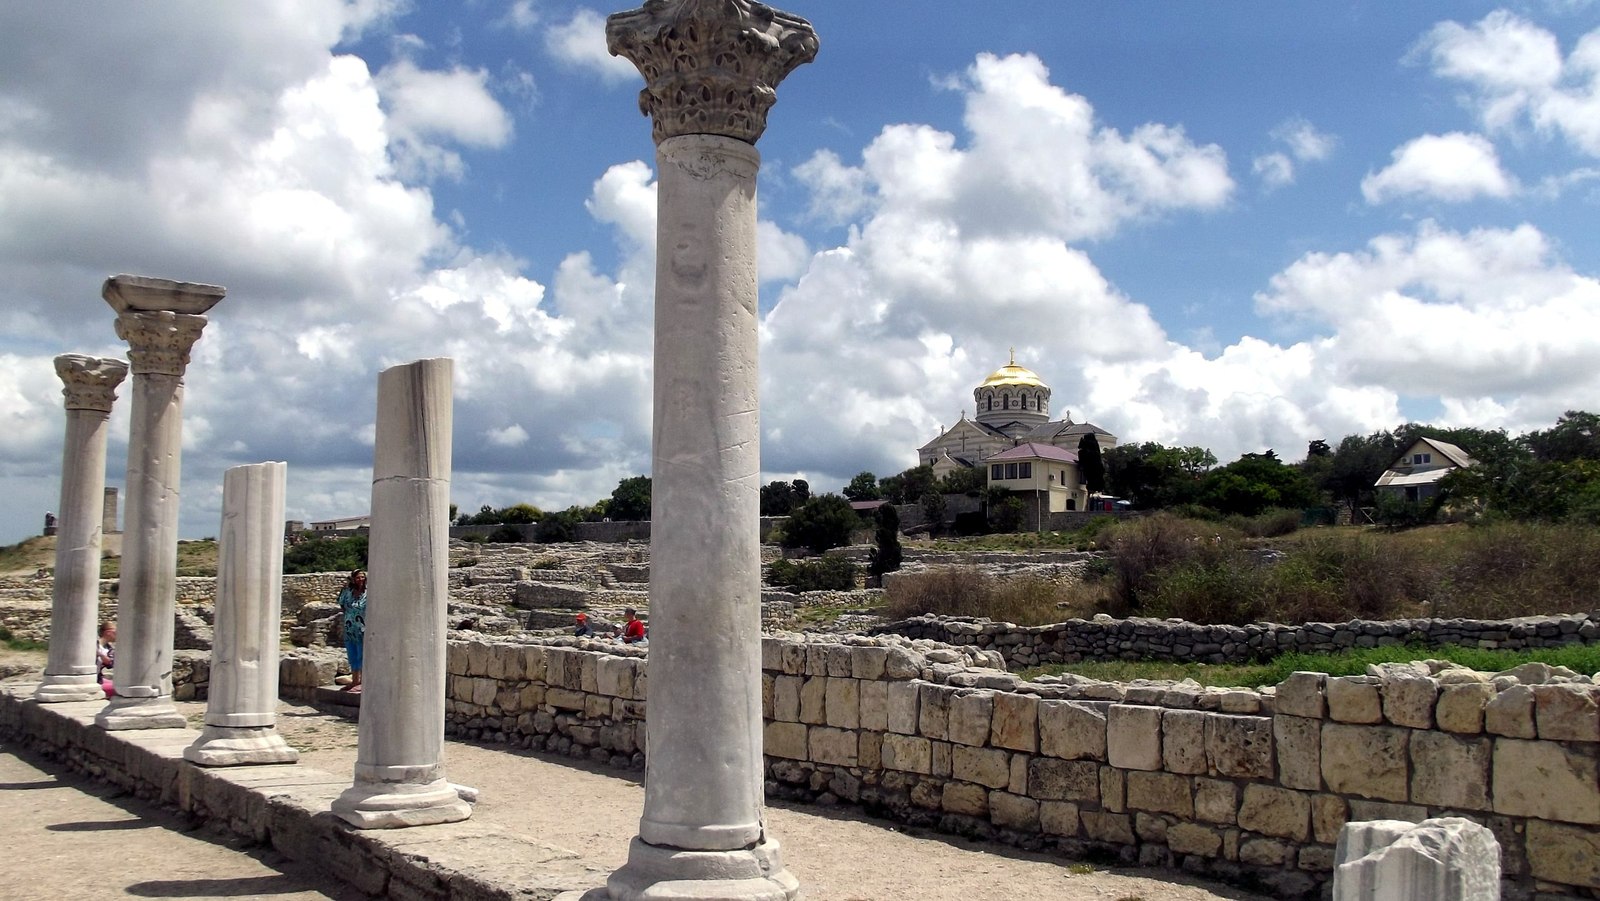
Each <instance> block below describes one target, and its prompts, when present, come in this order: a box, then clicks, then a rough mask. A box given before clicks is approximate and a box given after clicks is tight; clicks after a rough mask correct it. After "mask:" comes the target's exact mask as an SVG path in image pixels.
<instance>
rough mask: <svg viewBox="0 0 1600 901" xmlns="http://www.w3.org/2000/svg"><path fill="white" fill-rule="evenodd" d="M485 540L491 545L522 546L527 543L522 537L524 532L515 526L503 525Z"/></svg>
mask: <svg viewBox="0 0 1600 901" xmlns="http://www.w3.org/2000/svg"><path fill="white" fill-rule="evenodd" d="M484 540H485V541H487V542H489V543H490V544H521V543H522V542H524V541H527V539H526V538H523V537H522V530H521V529H519V528H517V527H516V526H513V525H503V526H501V527H500V528H498V529H495V530H494V531H493V532H490V533H489V534H488V536H487V537H485V538H484Z"/></svg>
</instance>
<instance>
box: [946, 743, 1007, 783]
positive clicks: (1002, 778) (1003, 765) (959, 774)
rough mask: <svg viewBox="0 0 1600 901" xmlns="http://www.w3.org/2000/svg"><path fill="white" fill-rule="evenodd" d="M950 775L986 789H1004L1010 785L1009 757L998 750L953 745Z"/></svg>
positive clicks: (1004, 752)
mask: <svg viewBox="0 0 1600 901" xmlns="http://www.w3.org/2000/svg"><path fill="white" fill-rule="evenodd" d="M950 775H951V776H953V777H954V778H956V779H960V780H961V781H963V782H975V783H977V784H979V785H982V786H985V787H987V788H1005V787H1006V786H1007V785H1009V784H1010V783H1011V755H1010V753H1009V752H1006V751H1002V750H1000V749H998V748H972V747H968V746H967V745H954V746H953V747H952V748H951V749H950Z"/></svg>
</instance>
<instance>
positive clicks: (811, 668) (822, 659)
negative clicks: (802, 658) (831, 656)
mask: <svg viewBox="0 0 1600 901" xmlns="http://www.w3.org/2000/svg"><path fill="white" fill-rule="evenodd" d="M805 672H806V675H808V676H826V675H827V674H828V646H827V645H822V644H808V645H806V670H805Z"/></svg>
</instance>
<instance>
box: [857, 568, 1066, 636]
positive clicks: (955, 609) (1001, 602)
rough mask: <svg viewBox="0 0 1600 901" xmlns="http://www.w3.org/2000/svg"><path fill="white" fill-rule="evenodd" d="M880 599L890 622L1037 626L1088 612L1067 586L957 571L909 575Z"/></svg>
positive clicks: (893, 583)
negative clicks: (953, 619) (969, 619)
mask: <svg viewBox="0 0 1600 901" xmlns="http://www.w3.org/2000/svg"><path fill="white" fill-rule="evenodd" d="M884 594H885V598H886V601H885V608H884V613H885V614H886V615H887V616H889V617H891V618H894V619H902V618H904V617H908V616H919V615H921V614H924V613H932V614H936V615H939V616H987V617H988V618H990V619H992V620H996V621H1003V622H1009V623H1016V624H1017V625H1021V626H1036V625H1043V624H1045V623H1057V622H1061V621H1062V620H1065V619H1071V618H1072V617H1074V616H1082V615H1084V614H1086V613H1090V612H1092V609H1091V608H1090V607H1088V606H1085V605H1084V602H1083V595H1082V592H1081V591H1079V590H1077V589H1075V588H1074V586H1072V585H1067V584H1063V583H1060V582H1057V581H1054V580H1051V579H1046V578H1042V577H1038V576H1021V577H1017V578H1007V579H998V578H994V577H991V576H987V575H984V574H983V573H981V572H979V571H978V570H976V569H972V568H970V567H961V566H946V567H938V568H934V569H930V570H927V571H926V572H920V573H908V574H906V575H903V576H900V577H899V578H896V579H894V580H892V581H891V582H890V583H889V588H888V590H887V591H886V592H885V593H884Z"/></svg>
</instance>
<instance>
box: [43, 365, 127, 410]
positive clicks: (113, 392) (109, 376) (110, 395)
mask: <svg viewBox="0 0 1600 901" xmlns="http://www.w3.org/2000/svg"><path fill="white" fill-rule="evenodd" d="M127 374H128V364H127V363H124V362H122V361H121V360H117V359H107V358H102V357H89V356H84V355H83V354H62V355H61V356H59V357H56V375H59V376H61V381H62V382H63V383H64V384H65V385H66V387H65V388H62V389H61V393H62V394H63V395H65V396H66V398H67V409H68V410H97V411H99V412H101V413H110V412H111V405H112V404H113V403H114V402H115V401H116V399H117V386H118V385H120V384H122V379H123V378H124V377H125V376H127Z"/></svg>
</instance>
